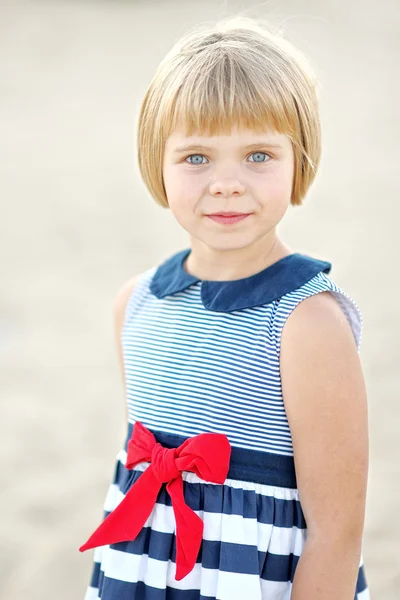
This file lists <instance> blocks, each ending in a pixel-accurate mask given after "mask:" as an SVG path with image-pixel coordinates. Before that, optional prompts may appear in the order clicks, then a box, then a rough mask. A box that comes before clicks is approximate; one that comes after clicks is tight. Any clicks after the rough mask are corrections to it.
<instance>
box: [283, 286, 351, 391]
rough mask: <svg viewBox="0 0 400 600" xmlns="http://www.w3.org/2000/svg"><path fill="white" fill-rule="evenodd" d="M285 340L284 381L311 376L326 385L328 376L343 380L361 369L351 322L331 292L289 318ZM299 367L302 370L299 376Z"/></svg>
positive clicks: (304, 303)
mask: <svg viewBox="0 0 400 600" xmlns="http://www.w3.org/2000/svg"><path fill="white" fill-rule="evenodd" d="M281 337H282V339H281V354H280V362H281V375H282V379H283V380H286V381H288V379H290V378H291V377H292V376H297V377H298V376H300V375H301V374H302V375H303V376H306V375H307V374H308V375H310V376H312V377H313V378H314V379H315V380H316V381H318V380H319V379H320V380H321V385H324V377H326V376H327V373H329V376H330V378H331V379H332V377H333V376H336V377H337V378H340V377H341V376H342V375H344V373H346V372H347V373H348V372H349V369H350V368H351V367H353V368H358V363H359V359H358V347H357V342H356V339H355V337H354V332H353V330H352V326H351V323H350V322H349V320H348V317H347V316H346V314H345V312H344V311H343V307H342V305H341V304H340V303H339V302H338V300H337V298H336V296H334V295H333V294H332V293H331V292H329V291H323V292H319V293H317V294H314V295H312V296H308V297H307V298H305V299H303V300H302V301H301V302H300V303H299V304H298V305H297V306H296V307H295V309H294V310H293V311H292V312H291V313H290V315H289V317H288V318H287V320H286V323H285V325H284V327H283V330H282V336H281ZM295 365H297V368H298V369H300V370H299V371H298V373H297V374H296V375H294V372H295V370H296V369H295ZM339 365H340V368H339Z"/></svg>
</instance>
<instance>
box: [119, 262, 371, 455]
mask: <svg viewBox="0 0 400 600" xmlns="http://www.w3.org/2000/svg"><path fill="white" fill-rule="evenodd" d="M154 271H155V269H154V268H152V269H150V270H148V271H147V272H145V273H144V274H143V275H142V278H141V279H140V280H139V282H138V283H137V286H136V288H135V290H134V292H133V294H132V296H131V298H130V300H129V302H128V306H127V310H126V317H125V323H124V327H123V331H122V346H123V353H124V363H125V373H126V389H127V403H128V412H129V421H130V422H132V423H134V422H135V421H141V422H142V423H143V424H144V425H145V426H146V427H148V428H149V429H156V430H164V431H168V432H171V433H177V434H180V435H184V436H187V437H189V436H193V435H197V434H199V433H204V432H207V431H209V432H215V433H218V432H223V433H225V434H226V435H227V437H228V439H229V441H230V443H231V444H232V445H234V446H237V447H241V448H251V449H254V450H262V451H267V452H273V453H277V454H281V455H287V456H293V446H292V440H291V434H290V428H289V424H288V420H287V417H286V411H285V407H284V403H283V397H282V385H281V379H280V368H279V358H280V339H281V333H282V329H283V326H284V324H285V321H286V319H287V318H288V316H289V315H290V313H291V312H292V310H293V309H294V308H295V307H296V306H297V304H298V303H299V302H301V301H302V300H304V299H305V298H307V297H309V296H311V295H313V294H317V293H320V292H324V291H330V292H332V293H333V294H334V295H335V297H336V298H337V300H338V302H339V304H340V305H341V307H342V309H343V311H344V313H345V315H346V316H347V318H348V321H349V323H350V325H351V327H352V331H353V334H354V338H355V342H356V344H357V347H359V344H360V338H361V329H362V316H361V313H360V310H359V308H358V306H357V305H356V303H355V302H354V301H353V300H352V299H351V298H350V297H349V296H348V295H347V294H345V293H344V292H343V291H342V290H341V289H340V288H339V287H338V286H337V285H336V284H335V283H334V281H332V280H331V279H330V277H329V276H328V275H326V274H325V273H322V272H321V273H319V274H318V275H316V276H315V277H313V278H312V279H311V280H310V281H309V282H307V283H306V284H304V285H303V286H301V287H300V288H298V289H297V290H295V291H293V292H291V293H289V294H286V295H284V296H282V297H281V298H280V299H277V300H275V301H273V302H271V303H269V304H266V305H262V306H256V307H252V308H245V309H242V310H236V311H232V312H229V313H225V312H212V311H209V310H206V309H205V308H204V306H203V304H202V301H201V297H200V290H201V282H197V283H194V284H193V285H191V286H189V287H188V288H187V289H185V290H183V291H182V292H179V293H177V294H173V295H170V296H167V297H165V298H163V299H159V298H157V297H155V296H154V295H152V294H151V292H150V291H149V283H150V280H151V277H152V275H153V274H154Z"/></svg>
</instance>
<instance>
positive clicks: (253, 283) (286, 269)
mask: <svg viewBox="0 0 400 600" xmlns="http://www.w3.org/2000/svg"><path fill="white" fill-rule="evenodd" d="M190 252H191V248H187V249H185V250H181V251H179V252H177V253H176V254H174V255H173V256H171V257H170V258H168V259H167V260H166V261H165V262H163V263H162V264H161V265H160V266H159V267H158V268H157V270H156V272H155V273H154V275H153V278H152V280H151V283H150V291H151V292H152V293H153V294H154V295H155V296H156V297H157V298H164V297H165V296H168V295H170V294H176V293H177V292H182V291H183V290H185V289H186V288H188V287H189V286H190V285H193V284H194V283H197V282H198V281H201V299H202V302H203V305H204V307H205V308H207V309H208V310H215V311H219V312H230V311H232V310H240V309H242V308H250V307H253V306H261V305H262V304H269V303H270V302H272V301H273V300H276V299H277V298H280V297H281V296H283V295H284V294H288V293H289V292H292V291H293V290H296V289H297V288H298V287H300V286H302V285H304V284H305V283H307V281H310V279H312V278H313V277H315V275H317V274H318V273H320V272H321V271H323V272H324V273H329V272H330V270H331V267H332V264H331V263H330V262H326V261H324V260H318V259H316V258H312V257H311V256H307V255H305V254H299V253H298V252H296V253H294V254H289V255H288V256H285V257H284V258H281V259H280V260H278V261H277V262H275V263H273V264H272V265H270V266H269V267H267V268H266V269H264V270H263V271H259V272H258V273H255V274H254V275H250V276H249V277H244V278H242V279H232V280H229V281H209V280H201V279H199V278H198V277H195V276H194V275H190V273H188V272H187V271H186V270H185V269H184V267H183V263H184V261H185V259H186V258H187V256H188V255H189V254H190Z"/></svg>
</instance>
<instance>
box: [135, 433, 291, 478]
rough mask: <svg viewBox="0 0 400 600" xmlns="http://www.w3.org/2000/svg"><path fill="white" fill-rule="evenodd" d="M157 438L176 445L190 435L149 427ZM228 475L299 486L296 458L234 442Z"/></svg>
mask: <svg viewBox="0 0 400 600" xmlns="http://www.w3.org/2000/svg"><path fill="white" fill-rule="evenodd" d="M132 430H133V423H128V433H127V436H126V440H125V450H127V447H128V441H129V439H130V438H131V436H132ZM150 431H151V432H152V434H153V435H154V437H155V438H156V440H157V442H158V443H160V444H161V445H162V446H164V447H165V448H177V447H178V446H180V445H181V444H183V442H184V441H185V440H187V439H188V437H185V436H182V435H177V434H175V433H167V432H165V431H156V430H154V429H150ZM228 479H236V480H238V481H248V482H252V483H261V484H265V485H274V486H278V487H285V488H297V481H296V471H295V466H294V458H293V457H292V456H285V455H283V454H272V453H271V452H261V451H259V450H250V449H248V448H238V447H236V446H232V445H231V459H230V465H229V472H228Z"/></svg>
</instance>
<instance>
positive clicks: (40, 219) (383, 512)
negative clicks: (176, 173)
mask: <svg viewBox="0 0 400 600" xmlns="http://www.w3.org/2000/svg"><path fill="white" fill-rule="evenodd" d="M249 7H250V8H251V7H252V9H251V10H249V11H248V13H247V14H248V15H249V16H253V17H257V16H263V17H265V18H267V17H269V18H271V20H272V22H273V23H274V24H280V25H281V26H282V27H283V29H284V30H285V32H286V35H287V37H288V38H289V39H290V40H291V41H293V42H294V43H296V44H298V45H299V46H300V47H301V48H302V49H303V50H304V51H305V52H306V53H307V54H308V56H309V58H310V60H311V61H312V63H313V65H314V67H315V68H316V70H317V72H318V74H319V76H320V79H321V83H322V92H321V112H322V125H323V131H324V156H323V162H322V166H321V169H320V172H319V175H318V178H317V181H316V182H315V184H314V186H313V188H312V191H311V192H310V194H309V196H308V200H307V201H306V205H305V206H304V207H302V208H296V209H294V208H292V209H290V211H289V213H288V215H287V217H286V219H285V223H284V225H282V226H281V228H280V233H281V235H282V236H283V237H284V239H285V240H286V241H287V242H288V243H289V244H290V245H291V246H292V247H293V248H295V249H296V250H297V251H300V252H305V253H309V254H312V255H314V256H318V257H320V258H323V259H327V260H330V261H332V263H333V270H332V272H331V276H332V277H333V278H334V279H335V280H336V281H337V282H338V283H339V285H341V286H342V287H343V288H344V289H345V290H346V291H347V293H349V294H350V295H351V296H352V297H353V298H354V299H355V300H356V301H357V303H358V304H359V306H360V308H361V310H362V312H363V316H364V334H363V339H362V343H361V357H362V361H363V367H364V372H365V378H366V381H367V387H368V393H369V410H370V479H369V490H368V499H367V517H366V527H365V536H364V549H363V554H364V560H365V565H366V573H367V578H368V581H369V585H370V588H371V592H372V597H373V598H374V599H375V600H395V598H398V597H399V596H398V594H399V589H400V521H399V509H400V501H399V494H400V483H399V481H400V460H399V458H400V456H399V445H398V441H399V426H400V419H399V417H400V398H399V367H398V360H399V354H398V339H399V335H400V330H399V318H398V315H399V312H398V311H399V309H398V297H399V292H400V289H399V277H398V264H399V250H398V248H399V233H398V223H399V218H400V210H399V186H398V164H399V160H398V159H399V154H398V139H399V133H400V132H399V116H398V110H399V108H398V107H399V83H398V61H399V48H400V41H399V30H400V27H399V25H400V7H399V5H398V3H397V2H396V0H391V1H390V0H389V1H386V2H381V3H379V4H378V3H377V2H375V1H374V0H363V1H361V0H356V1H352V2H349V1H348V0H324V2H317V1H316V0H301V1H295V0H293V1H289V0H284V1H282V2H280V1H277V0H276V1H274V2H266V3H257V4H256V3H253V4H249V5H248V4H247V3H246V2H241V3H240V2H234V1H231V2H222V1H221V2H219V1H214V2H211V1H206V0H202V2H185V1H178V0H176V1H171V0H165V1H161V0H159V1H155V0H153V1H152V0H147V1H145V2H144V1H134V0H130V1H129V0H126V1H116V0H113V1H111V0H110V1H105V0H103V1H100V0H98V1H92V2H89V1H84V0H79V1H78V0H77V1H73V0H71V1H64V2H61V1H57V0H55V1H47V2H40V1H30V2H29V1H22V0H15V1H11V0H10V1H8V2H7V1H5V0H3V1H2V2H0V131H1V133H0V153H1V154H0V194H1V206H2V211H1V214H2V218H1V221H0V227H1V229H0V233H1V235H0V244H1V258H2V259H1V265H2V275H1V297H0V342H1V345H0V351H1V365H2V368H1V397H2V404H1V414H0V440H1V444H0V460H1V480H2V481H1V483H2V485H1V499H2V505H1V516H2V527H1V529H2V535H1V560H0V596H1V597H2V598H4V599H6V600H22V599H23V600H27V599H29V600H39V599H40V600H50V599H52V600H53V599H55V598H57V600H67V599H68V600H72V599H73V598H76V599H83V596H84V593H85V589H86V586H87V584H88V582H89V577H90V573H91V566H92V551H88V552H86V553H84V554H81V553H79V552H78V547H79V546H80V545H81V544H82V543H83V542H84V541H85V540H86V539H87V537H88V535H89V533H91V532H92V531H93V530H94V528H95V527H96V526H97V525H98V523H99V519H100V518H101V516H102V504H103V501H104V497H105V494H106V491H107V489H108V485H109V483H110V480H111V477H112V475H113V469H114V460H115V455H116V454H117V452H118V450H119V448H120V446H121V444H122V442H123V440H124V437H125V410H124V398H123V389H122V380H121V377H120V373H119V367H118V363H117V357H116V351H115V342H114V331H113V302H114V297H115V294H116V293H117V291H118V289H119V287H120V286H121V284H122V283H123V282H124V281H125V280H126V279H127V278H129V277H131V276H132V275H133V274H135V273H138V272H140V271H141V270H144V269H147V268H149V267H150V266H152V265H153V264H155V263H156V262H159V261H161V260H162V259H163V258H164V257H166V256H167V255H169V254H171V253H172V252H175V251H177V250H178V249H180V248H183V247H186V246H187V237H186V233H185V232H184V231H182V230H181V229H180V227H179V226H178V225H177V224H176V223H175V221H174V220H173V218H172V216H171V215H170V213H169V212H168V211H167V210H164V209H162V208H161V207H158V206H157V205H156V204H155V202H154V201H153V200H152V199H151V198H150V196H149V194H148V193H147V191H146V190H145V188H144V185H143V184H142V182H141V181H140V179H139V175H138V169H137V166H136V156H135V129H136V117H137V112H138V108H139V104H140V100H141V97H142V95H143V93H144V90H145V88H146V86H147V84H148V82H149V80H150V78H151V76H152V74H153V71H154V69H155V67H156V65H157V64H158V62H159V61H160V60H161V58H162V57H163V55H164V53H165V52H166V51H167V50H168V49H169V48H170V46H171V45H172V43H173V42H174V41H175V40H176V39H177V38H178V37H179V36H180V35H182V34H183V33H184V32H185V31H186V30H187V29H188V28H189V27H191V26H192V25H194V24H196V23H198V22H199V21H204V20H213V19H216V18H218V17H224V16H228V15H230V14H233V13H235V12H236V11H237V10H244V9H248V8H249ZM395 79H397V82H396V81H394V80H395Z"/></svg>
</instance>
